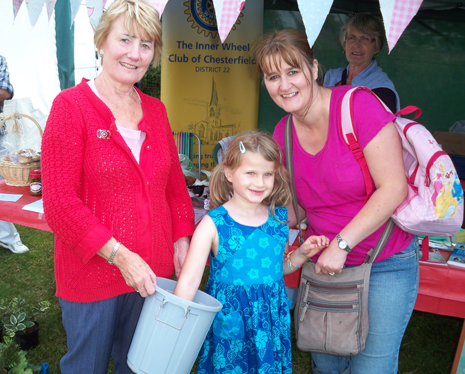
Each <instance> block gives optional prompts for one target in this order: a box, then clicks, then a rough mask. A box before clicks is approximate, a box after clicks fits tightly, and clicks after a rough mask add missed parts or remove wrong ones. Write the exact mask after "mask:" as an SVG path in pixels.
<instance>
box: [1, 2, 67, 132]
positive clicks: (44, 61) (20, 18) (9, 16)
mask: <svg viewBox="0 0 465 374" xmlns="http://www.w3.org/2000/svg"><path fill="white" fill-rule="evenodd" d="M59 1H63V0H59ZM11 3H12V2H11V1H0V35H3V37H2V38H0V54H1V55H2V56H4V57H5V58H6V60H7V63H8V69H9V71H10V81H11V84H12V85H13V87H14V90H15V96H14V98H13V99H12V100H6V101H5V106H4V110H5V112H7V111H14V112H18V113H23V114H27V115H30V116H31V117H33V118H34V119H35V120H37V121H38V122H39V124H40V125H41V126H42V127H44V126H45V122H46V119H47V116H48V113H49V111H50V105H51V103H52V101H53V99H54V98H55V96H56V95H57V94H58V93H59V92H60V82H59V79H58V61H57V50H56V42H55V36H56V35H55V17H52V18H51V19H50V21H49V20H48V17H47V12H46V11H43V12H42V13H41V15H40V17H39V18H38V20H37V23H36V24H35V26H34V27H32V26H31V23H30V20H29V17H28V13H27V10H26V6H25V4H23V6H22V7H21V9H20V10H19V12H18V14H17V16H16V18H15V19H14V15H13V9H12V6H11ZM13 19H14V21H13Z"/></svg>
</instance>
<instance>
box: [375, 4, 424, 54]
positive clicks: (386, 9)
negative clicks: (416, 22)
mask: <svg viewBox="0 0 465 374" xmlns="http://www.w3.org/2000/svg"><path fill="white" fill-rule="evenodd" d="M422 2H423V0H379V3H380V9H381V14H382V15H383V21H384V28H385V30H386V39H387V44H388V47H389V53H391V51H392V49H393V48H394V46H395V45H396V43H397V41H398V40H399V38H400V36H401V35H402V33H403V32H404V30H405V29H406V28H407V26H408V24H409V23H410V21H411V20H412V18H413V17H414V16H415V15H416V14H417V12H418V9H420V6H421V3H422Z"/></svg>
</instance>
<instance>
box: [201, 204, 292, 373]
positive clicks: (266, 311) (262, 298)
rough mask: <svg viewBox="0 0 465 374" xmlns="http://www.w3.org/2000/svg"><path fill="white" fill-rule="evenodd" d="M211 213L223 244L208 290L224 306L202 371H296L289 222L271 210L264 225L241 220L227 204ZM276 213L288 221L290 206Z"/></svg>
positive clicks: (209, 337) (207, 344)
mask: <svg viewBox="0 0 465 374" xmlns="http://www.w3.org/2000/svg"><path fill="white" fill-rule="evenodd" d="M208 214H209V215H210V217H212V219H213V221H214V222H215V225H216V228H217V230H218V238H219V244H218V253H217V256H216V257H213V256H212V255H211V257H210V266H211V267H210V277H209V279H208V284H207V292H208V293H209V294H210V295H212V296H213V297H215V298H217V299H218V301H220V302H221V303H222V304H223V309H222V310H221V312H220V313H217V316H216V317H215V320H214V321H213V325H212V327H211V328H210V330H209V332H208V334H207V337H206V339H205V342H204V344H203V347H202V350H201V351H200V354H199V360H198V373H199V374H209V373H215V374H220V373H221V374H246V373H247V374H278V373H284V374H291V373H292V361H291V336H290V328H291V326H290V325H291V318H290V313H289V306H290V304H291V302H290V300H289V299H288V297H287V292H286V288H285V285H284V280H283V269H282V266H283V265H282V263H283V256H284V248H285V245H286V242H287V240H288V227H287V225H286V224H283V223H280V222H278V221H276V220H275V219H274V218H273V215H272V214H271V211H270V214H269V217H268V221H267V222H266V223H265V224H263V225H261V226H259V227H251V226H244V225H241V224H239V223H238V222H236V221H234V220H233V219H232V218H231V217H230V216H229V214H228V212H227V210H226V209H225V208H224V207H222V206H221V207H219V208H216V209H214V210H212V211H210V212H208ZM275 215H276V218H277V219H278V220H279V221H281V222H286V221H287V209H286V208H276V209H275ZM241 329H244V330H243V337H242V338H238V336H240V334H241V332H240V331H241Z"/></svg>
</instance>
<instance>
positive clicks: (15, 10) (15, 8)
mask: <svg viewBox="0 0 465 374" xmlns="http://www.w3.org/2000/svg"><path fill="white" fill-rule="evenodd" d="M22 3H23V0H13V19H15V18H16V15H17V14H18V11H19V8H21V4H22Z"/></svg>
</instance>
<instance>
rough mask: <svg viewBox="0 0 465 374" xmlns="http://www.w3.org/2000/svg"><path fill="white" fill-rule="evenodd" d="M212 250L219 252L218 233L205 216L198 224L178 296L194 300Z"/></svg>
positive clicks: (178, 289)
mask: <svg viewBox="0 0 465 374" xmlns="http://www.w3.org/2000/svg"><path fill="white" fill-rule="evenodd" d="M210 250H213V253H214V254H215V255H216V252H217V250H218V232H217V230H216V226H215V223H214V222H213V220H212V218H211V217H210V216H208V215H207V216H205V217H204V218H203V219H202V221H200V223H199V224H198V226H197V228H196V230H195V232H194V235H193V236H192V240H191V244H190V247H189V252H188V253H187V258H186V261H185V262H184V266H183V268H182V271H181V275H180V276H179V279H178V283H177V285H176V288H175V289H174V294H175V295H176V296H179V297H182V298H183V299H186V300H193V299H194V296H195V293H196V292H197V290H198V289H199V285H200V282H201V281H202V276H203V271H204V270H205V265H206V263H207V259H208V255H209V253H210Z"/></svg>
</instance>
